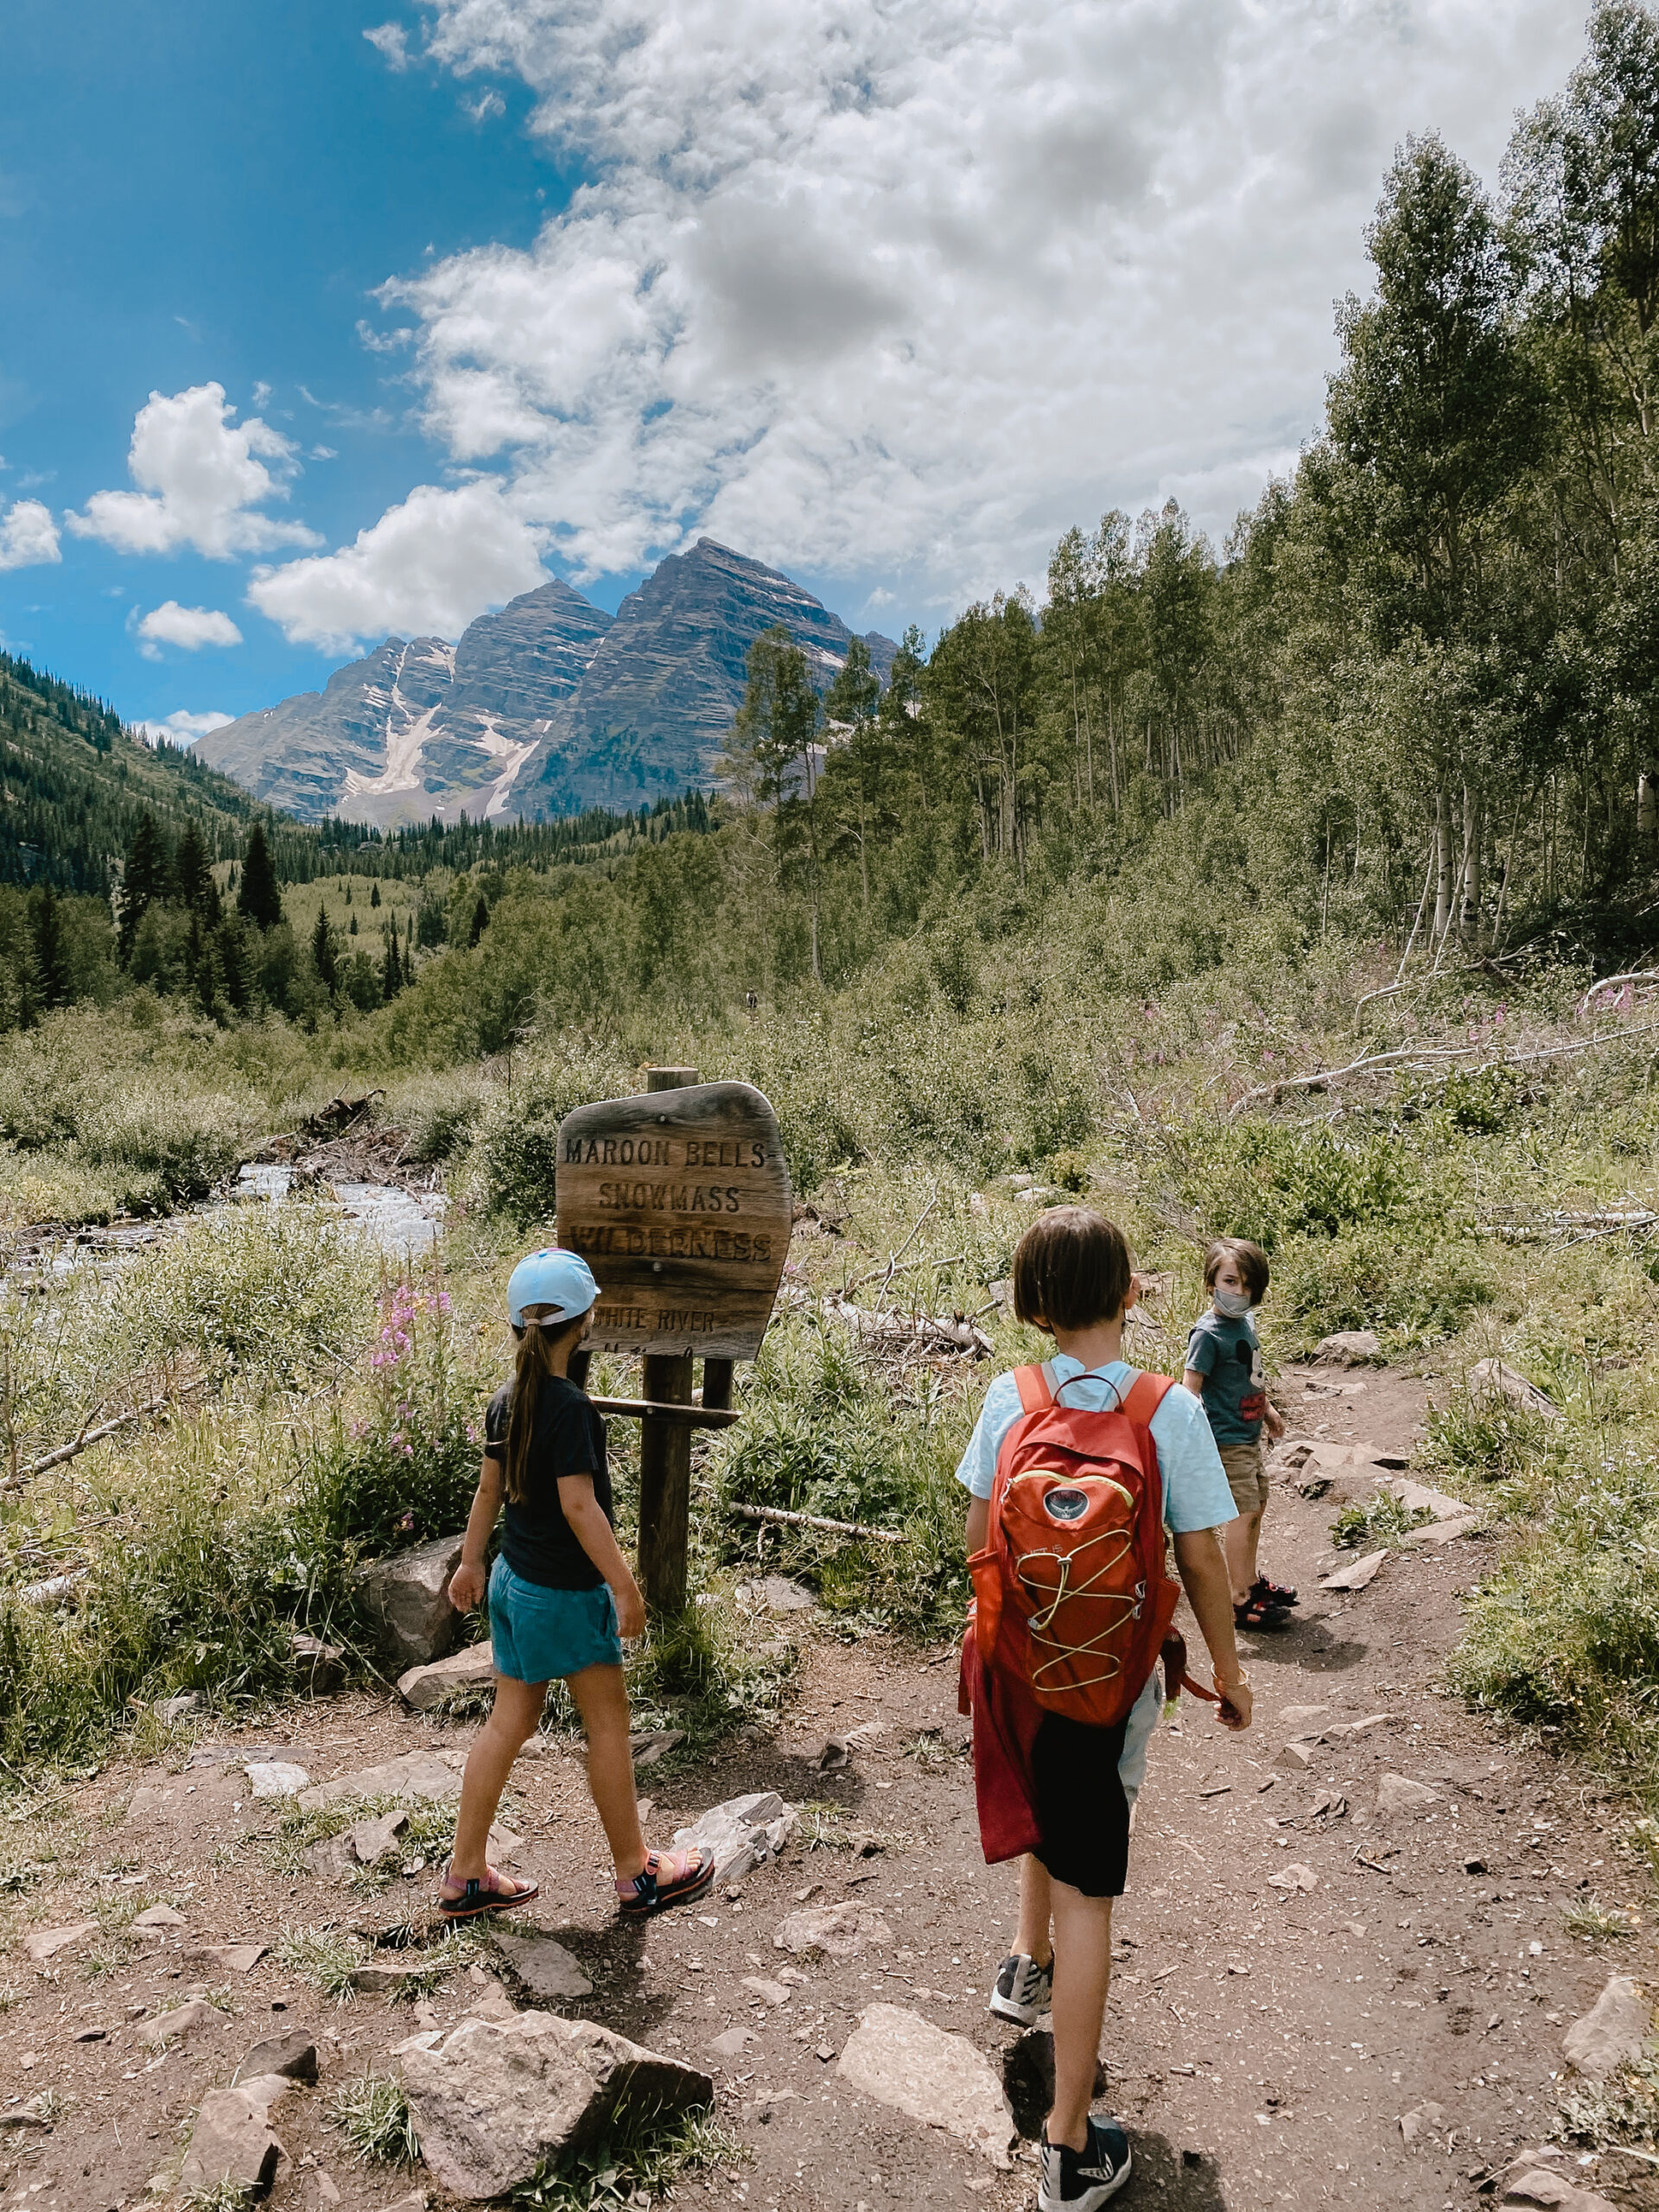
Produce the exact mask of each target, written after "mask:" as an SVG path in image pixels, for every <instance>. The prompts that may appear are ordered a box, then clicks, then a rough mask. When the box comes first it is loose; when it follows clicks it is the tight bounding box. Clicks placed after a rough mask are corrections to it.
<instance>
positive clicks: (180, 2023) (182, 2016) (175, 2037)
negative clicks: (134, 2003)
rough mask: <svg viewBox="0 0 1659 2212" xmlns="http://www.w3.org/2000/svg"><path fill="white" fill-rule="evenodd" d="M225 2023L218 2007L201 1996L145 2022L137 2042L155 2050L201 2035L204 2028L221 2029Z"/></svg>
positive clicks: (139, 2031) (141, 2026)
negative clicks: (185, 2038) (163, 2045)
mask: <svg viewBox="0 0 1659 2212" xmlns="http://www.w3.org/2000/svg"><path fill="white" fill-rule="evenodd" d="M224 2024H225V2015H224V2014H223V2013H222V2012H220V2011H219V2007H218V2005H210V2004H208V2002H207V1999H205V1998H202V1997H193V1998H191V1999H189V2001H188V2003H187V2004H183V2005H176V2006H175V2008H174V2010H173V2011H172V2012H158V2013H157V2014H156V2018H154V2019H153V2020H145V2021H143V2023H142V2024H141V2025H140V2027H139V2030H138V2040H139V2042H140V2043H147V2044H150V2045H151V2046H152V2047H153V2046H155V2045H157V2044H164V2043H180V2042H182V2041H183V2039H184V2037H186V2036H194V2035H200V2032H201V2031H202V2030H203V2029H204V2028H222V2027H223V2026H224Z"/></svg>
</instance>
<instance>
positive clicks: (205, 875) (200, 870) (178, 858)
mask: <svg viewBox="0 0 1659 2212" xmlns="http://www.w3.org/2000/svg"><path fill="white" fill-rule="evenodd" d="M173 877H174V881H175V884H176V885H177V887H178V895H179V898H180V899H181V901H182V903H183V904H184V905H185V906H188V908H189V910H190V912H192V913H193V914H196V915H199V916H200V918H201V920H202V921H203V922H204V923H205V924H206V925H207V927H208V928H210V929H212V928H213V927H215V926H216V925H217V924H218V921H219V886H218V885H217V884H216V883H215V882H214V881H213V862H212V861H211V860H210V859H209V858H208V855H207V842H206V840H205V839H204V838H203V836H202V834H201V830H200V827H199V826H198V825H197V824H196V823H194V822H187V823H185V825H184V828H183V829H181V831H180V833H179V842H178V849H177V850H176V851H175V854H174V855H173Z"/></svg>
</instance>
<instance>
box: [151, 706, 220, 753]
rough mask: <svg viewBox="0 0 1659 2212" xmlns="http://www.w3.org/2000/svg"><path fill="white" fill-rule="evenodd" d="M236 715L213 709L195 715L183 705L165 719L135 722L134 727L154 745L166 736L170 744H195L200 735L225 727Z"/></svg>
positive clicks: (204, 735)
mask: <svg viewBox="0 0 1659 2212" xmlns="http://www.w3.org/2000/svg"><path fill="white" fill-rule="evenodd" d="M235 720H236V716H235V715H220V714H216V713H214V712H213V711H212V710H211V709H210V710H209V712H207V714H205V715H193V714H191V713H190V712H188V709H185V708H183V707H181V708H180V709H178V711H177V713H176V714H171V715H168V717H167V718H166V720H165V721H159V722H135V723H134V724H133V728H135V729H136V730H137V731H138V733H139V734H140V735H141V736H143V737H147V738H148V739H149V741H150V743H151V744H152V745H154V744H156V742H157V741H159V740H161V739H162V738H165V739H166V741H167V742H168V744H169V745H194V743H195V741H196V740H197V739H198V738H199V737H206V736H207V733H208V731H209V730H213V729H223V728H224V727H225V725H226V722H233V721H235Z"/></svg>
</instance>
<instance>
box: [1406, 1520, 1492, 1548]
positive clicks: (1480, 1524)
mask: <svg viewBox="0 0 1659 2212" xmlns="http://www.w3.org/2000/svg"><path fill="white" fill-rule="evenodd" d="M1485 1525H1486V1524H1485V1522H1484V1521H1483V1520H1482V1518H1481V1516H1479V1514H1478V1513H1465V1514H1464V1515H1463V1516H1462V1517H1461V1519H1459V1520H1457V1521H1435V1522H1431V1523H1430V1525H1429V1526H1428V1527H1427V1529H1412V1530H1411V1531H1410V1533H1409V1534H1408V1535H1404V1536H1402V1538H1401V1539H1400V1541H1401V1543H1402V1545H1403V1546H1404V1548H1406V1550H1407V1551H1410V1552H1421V1551H1427V1550H1435V1549H1438V1548H1439V1547H1440V1545H1441V1544H1454V1543H1456V1541H1457V1540H1458V1538H1459V1536H1478V1535H1479V1534H1480V1532H1481V1530H1482V1529H1484V1527H1485Z"/></svg>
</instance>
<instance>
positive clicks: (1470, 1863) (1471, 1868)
mask: <svg viewBox="0 0 1659 2212" xmlns="http://www.w3.org/2000/svg"><path fill="white" fill-rule="evenodd" d="M1463 1871H1464V1872H1465V1874H1484V1872H1486V1861H1485V1860H1484V1859H1465V1860H1464V1862H1463Z"/></svg>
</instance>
